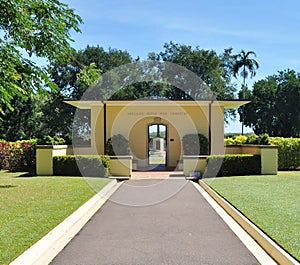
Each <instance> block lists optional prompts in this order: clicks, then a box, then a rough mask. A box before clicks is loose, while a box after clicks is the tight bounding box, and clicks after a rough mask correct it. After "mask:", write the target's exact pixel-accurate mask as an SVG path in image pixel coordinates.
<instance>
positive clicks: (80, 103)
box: [64, 99, 251, 109]
mask: <svg viewBox="0 0 300 265" xmlns="http://www.w3.org/2000/svg"><path fill="white" fill-rule="evenodd" d="M64 102H65V103H67V104H69V105H72V106H74V107H76V108H79V109H90V108H91V107H92V106H99V107H102V106H103V105H104V104H105V103H106V106H107V107H109V106H121V107H125V106H149V107H150V106H155V107H160V106H174V105H179V106H209V105H210V104H211V105H212V106H219V107H224V109H235V108H238V107H241V106H243V105H246V104H248V103H250V102H251V101H248V100H167V99H166V100H160V99H158V100H156V99H154V100H146V99H139V100H107V101H104V100H70V99H66V100H64Z"/></svg>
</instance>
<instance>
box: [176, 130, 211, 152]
mask: <svg viewBox="0 0 300 265" xmlns="http://www.w3.org/2000/svg"><path fill="white" fill-rule="evenodd" d="M182 144H183V153H184V155H207V154H208V139H207V138H206V137H205V136H204V135H202V134H201V133H198V134H186V135H185V136H183V138H182Z"/></svg>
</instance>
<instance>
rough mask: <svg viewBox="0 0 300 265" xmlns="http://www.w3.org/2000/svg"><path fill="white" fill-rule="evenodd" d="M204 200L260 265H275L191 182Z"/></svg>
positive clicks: (198, 186) (199, 187) (200, 188)
mask: <svg viewBox="0 0 300 265" xmlns="http://www.w3.org/2000/svg"><path fill="white" fill-rule="evenodd" d="M192 183H193V185H194V187H195V188H196V189H197V190H198V191H199V192H200V193H201V194H202V196H203V197H204V198H205V200H206V201H207V202H208V203H209V204H210V205H211V206H212V207H213V209H214V210H215V211H216V212H217V214H218V215H219V216H220V217H221V218H222V219H223V220H224V222H225V223H226V224H227V225H228V226H229V227H230V229H231V230H232V231H233V232H234V233H235V234H236V236H237V237H238V238H239V239H240V240H241V241H242V242H243V244H244V245H245V246H246V247H247V248H248V250H249V251H250V252H251V253H252V254H253V255H254V256H255V258H256V259H257V260H258V261H259V263H260V264H262V265H276V264H277V263H276V262H275V261H274V260H273V259H272V258H271V257H270V256H269V255H268V254H267V253H266V252H265V251H264V250H263V249H262V248H261V247H260V246H259V245H258V244H257V243H256V242H255V241H254V240H253V239H252V238H251V237H250V236H249V235H248V234H247V233H246V232H245V231H244V230H243V228H242V227H241V226H240V225H239V224H238V223H237V222H236V221H235V220H234V219H233V218H232V217H231V216H230V215H229V214H228V213H227V212H226V211H225V210H224V209H223V208H222V207H221V206H220V205H219V204H218V203H217V202H215V201H214V199H213V198H212V197H210V195H209V194H208V193H207V192H206V191H205V190H204V189H203V188H202V187H201V186H200V185H199V184H198V183H195V182H192Z"/></svg>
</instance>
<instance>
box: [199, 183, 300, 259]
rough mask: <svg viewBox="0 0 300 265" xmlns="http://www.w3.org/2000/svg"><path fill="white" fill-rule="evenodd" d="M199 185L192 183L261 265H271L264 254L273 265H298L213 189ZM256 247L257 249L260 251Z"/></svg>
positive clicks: (202, 184) (203, 184)
mask: <svg viewBox="0 0 300 265" xmlns="http://www.w3.org/2000/svg"><path fill="white" fill-rule="evenodd" d="M199 184H200V185H201V186H200V185H199ZM199 184H197V183H194V186H195V187H196V189H198V190H199V191H200V192H201V193H202V195H203V196H204V198H205V199H206V200H207V201H208V202H209V203H210V204H211V205H212V206H213V208H215V210H216V211H217V213H218V214H219V215H220V216H221V217H222V218H223V220H224V221H225V222H226V223H227V224H228V225H229V227H230V228H231V229H232V230H233V232H234V233H235V234H236V235H237V236H238V237H239V238H240V239H241V240H242V242H243V243H244V244H245V243H246V244H245V245H246V247H247V248H248V249H249V250H250V251H251V252H252V253H253V255H254V256H255V257H256V258H257V259H258V260H259V261H260V262H261V264H267V265H269V264H272V263H270V262H271V261H267V260H264V258H266V256H265V254H267V255H268V256H269V257H270V258H272V260H273V261H274V260H275V261H276V262H275V261H274V262H275V264H284V265H298V264H299V262H298V261H297V260H295V259H294V258H293V257H292V256H290V255H289V254H288V253H287V252H286V251H285V250H284V249H282V248H281V247H280V246H279V245H277V244H276V243H275V242H274V241H273V240H271V239H270V238H269V237H268V236H267V235H265V234H264V233H263V232H262V231H261V230H260V229H259V228H258V227H257V226H255V225H254V224H253V223H252V222H250V221H249V220H248V219H247V218H246V217H244V216H243V215H242V214H241V213H240V212H239V211H237V210H236V209H235V208H234V207H232V206H231V205H230V204H229V203H228V202H227V201H225V200H224V199H223V198H222V197H221V196H220V195H219V194H217V193H216V192H215V191H214V190H213V189H211V188H210V187H209V186H208V185H207V184H206V183H205V182H203V181H202V180H199ZM226 219H227V220H229V219H230V221H229V222H228V221H226ZM235 226H238V227H239V229H238V230H236V231H237V232H236V231H235V229H234V227H235ZM242 234H244V235H242ZM241 236H242V237H241ZM244 236H246V237H248V239H249V240H246V241H244V240H243V237H244ZM254 244H256V245H257V246H255V248H253V246H254ZM257 247H259V248H260V249H261V250H262V251H260V250H259V249H258V248H257ZM256 250H259V252H257V251H256ZM253 251H254V252H253ZM264 253H265V254H264ZM261 258H262V259H261ZM299 265H300V264H299Z"/></svg>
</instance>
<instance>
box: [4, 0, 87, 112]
mask: <svg viewBox="0 0 300 265" xmlns="http://www.w3.org/2000/svg"><path fill="white" fill-rule="evenodd" d="M81 22H82V20H81V18H80V17H79V16H78V15H76V14H75V12H74V10H72V9H70V8H69V7H68V5H66V4H63V3H61V2H60V1H58V0H26V1H23V0H0V36H1V37H0V98H1V105H0V112H3V108H4V107H6V106H7V107H9V108H11V109H12V105H11V104H10V103H11V101H12V99H13V98H14V97H16V96H20V97H24V96H28V95H29V94H30V93H31V92H33V91H37V90H39V89H42V88H43V87H44V86H45V85H46V84H47V85H48V86H49V87H50V88H54V87H55V84H54V83H51V82H49V81H50V80H49V76H48V72H47V69H46V68H42V67H40V66H38V65H37V64H36V63H35V62H34V60H33V59H32V58H33V56H35V57H40V58H44V59H46V60H47V61H48V62H49V63H54V62H63V61H66V60H68V59H69V58H70V55H71V54H72V50H73V49H72V48H71V46H70V42H71V41H72V38H71V36H70V31H71V30H74V31H76V32H79V31H80V29H79V25H80V23H81Z"/></svg>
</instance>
